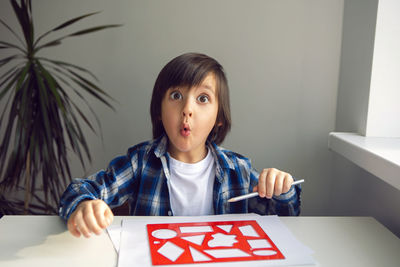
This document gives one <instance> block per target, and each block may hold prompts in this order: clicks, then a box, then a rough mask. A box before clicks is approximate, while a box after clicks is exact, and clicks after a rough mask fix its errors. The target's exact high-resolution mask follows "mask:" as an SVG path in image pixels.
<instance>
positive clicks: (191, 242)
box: [147, 220, 285, 265]
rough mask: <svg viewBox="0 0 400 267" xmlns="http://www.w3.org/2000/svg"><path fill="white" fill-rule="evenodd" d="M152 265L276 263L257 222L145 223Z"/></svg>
mask: <svg viewBox="0 0 400 267" xmlns="http://www.w3.org/2000/svg"><path fill="white" fill-rule="evenodd" d="M147 233H148V238H149V244H150V252H151V260H152V263H153V265H166V264H188V263H212V262H232V261H253V260H279V259H284V258H285V257H284V256H283V254H282V253H281V252H280V250H279V249H278V248H277V247H276V245H275V244H274V242H272V240H271V239H270V238H269V236H268V235H267V234H266V233H265V232H264V231H263V229H262V228H261V227H260V226H259V225H258V223H257V221H254V220H251V221H221V222H193V223H166V224H148V225H147Z"/></svg>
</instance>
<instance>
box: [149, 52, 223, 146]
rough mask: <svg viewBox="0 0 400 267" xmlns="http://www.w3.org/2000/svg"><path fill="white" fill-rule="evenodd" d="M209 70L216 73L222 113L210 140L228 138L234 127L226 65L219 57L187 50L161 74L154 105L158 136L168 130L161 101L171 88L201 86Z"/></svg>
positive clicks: (156, 84)
mask: <svg viewBox="0 0 400 267" xmlns="http://www.w3.org/2000/svg"><path fill="white" fill-rule="evenodd" d="M209 73H213V74H214V75H215V80H216V85H217V88H216V94H217V98H218V114H217V120H216V123H215V125H214V128H213V129H212V130H211V132H210V134H209V135H208V140H209V141H211V142H215V143H216V144H217V145H220V144H221V143H222V142H223V141H224V139H225V136H226V135H227V133H228V132H229V130H230V128H231V111H230V105H229V88H228V82H227V79H226V76H225V73H224V69H223V67H222V66H221V65H220V64H219V63H218V62H217V61H216V60H215V59H213V58H211V57H209V56H207V55H204V54H198V53H187V54H183V55H180V56H178V57H176V58H174V59H172V60H171V61H170V62H168V64H167V65H165V67H164V68H163V69H162V70H161V72H160V73H159V74H158V77H157V80H156V82H155V84H154V88H153V94H152V97H151V104H150V115H151V122H152V124H153V138H154V139H155V138H158V137H160V136H161V135H163V134H164V133H165V129H164V126H163V124H162V121H161V102H162V99H163V98H164V95H165V93H166V92H167V90H168V89H169V88H174V87H188V88H191V87H193V86H197V85H200V84H201V82H202V81H203V80H204V79H205V78H206V76H207V75H208V74H209Z"/></svg>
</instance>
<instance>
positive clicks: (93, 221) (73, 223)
mask: <svg viewBox="0 0 400 267" xmlns="http://www.w3.org/2000/svg"><path fill="white" fill-rule="evenodd" d="M113 218H114V214H113V213H112V211H111V209H110V207H109V206H108V205H107V204H106V203H105V202H104V201H103V200H100V199H95V200H85V201H82V202H81V203H79V205H78V207H77V208H76V210H75V211H74V212H73V213H72V214H71V216H70V217H69V219H68V223H67V226H68V230H69V231H70V232H71V234H72V235H73V236H75V237H80V236H81V234H83V235H84V236H85V237H90V236H91V233H95V234H96V235H99V234H101V233H102V232H103V229H105V228H106V227H107V226H109V225H110V224H111V223H112V221H113Z"/></svg>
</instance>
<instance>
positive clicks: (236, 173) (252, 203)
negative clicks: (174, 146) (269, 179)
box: [59, 136, 301, 219]
mask: <svg viewBox="0 0 400 267" xmlns="http://www.w3.org/2000/svg"><path fill="white" fill-rule="evenodd" d="M207 147H208V149H210V150H211V153H212V155H213V157H214V159H215V166H216V167H215V168H216V169H215V181H214V187H213V205H214V212H215V214H226V213H249V212H255V213H258V214H261V215H270V214H277V215H299V213H300V192H301V187H300V185H296V186H292V187H291V189H290V190H289V191H288V192H287V193H285V194H282V195H280V196H274V197H273V198H272V199H266V198H260V197H254V198H250V199H246V200H242V201H238V202H231V203H230V202H228V199H230V198H232V197H236V196H240V195H244V194H248V193H250V192H252V188H253V187H254V186H256V185H257V183H258V177H259V173H258V172H257V171H256V170H255V169H254V168H252V167H251V163H250V160H249V159H247V158H245V157H243V156H241V155H239V154H237V153H234V152H232V151H229V150H226V149H223V148H221V147H219V146H217V145H216V144H214V143H207ZM167 148H168V138H167V137H166V136H162V137H160V138H158V139H155V140H152V141H148V142H144V143H141V144H138V145H136V146H133V147H131V148H129V149H128V152H127V155H126V156H120V157H117V158H115V159H114V160H112V161H111V162H110V164H109V167H108V169H107V170H106V171H104V170H102V171H99V172H97V173H96V174H94V175H92V176H90V177H88V178H86V179H74V180H73V181H72V183H71V184H70V185H69V186H68V188H67V189H66V191H65V192H64V194H63V196H62V197H61V201H60V210H59V212H60V216H61V217H63V218H64V219H68V218H69V216H70V215H71V213H72V212H73V211H74V210H75V209H76V207H77V205H78V204H79V203H80V202H81V201H83V200H87V199H102V200H104V201H105V202H106V203H107V204H108V205H109V206H110V207H111V208H113V207H117V206H120V205H122V204H123V203H124V202H125V201H129V204H130V214H131V215H152V216H164V215H172V211H171V205H170V200H169V191H168V185H167V181H168V180H167V177H168V178H169V175H170V174H169V154H168V152H167Z"/></svg>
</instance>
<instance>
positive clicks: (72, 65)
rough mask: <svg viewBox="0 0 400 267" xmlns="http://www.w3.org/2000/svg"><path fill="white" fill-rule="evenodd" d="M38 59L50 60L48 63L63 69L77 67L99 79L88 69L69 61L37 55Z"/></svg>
mask: <svg viewBox="0 0 400 267" xmlns="http://www.w3.org/2000/svg"><path fill="white" fill-rule="evenodd" d="M38 59H39V60H44V61H47V62H50V63H52V64H54V65H56V66H59V67H61V68H63V69H65V70H69V69H68V68H67V67H71V68H73V69H77V70H79V71H82V72H85V73H87V74H89V75H90V76H91V77H92V78H93V79H95V80H96V81H99V79H97V77H96V76H95V75H94V74H93V73H92V72H91V71H89V70H88V69H85V68H82V67H80V66H77V65H74V64H71V63H68V62H64V61H59V60H52V59H48V58H43V57H39V58H38Z"/></svg>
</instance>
